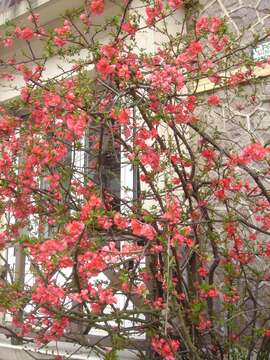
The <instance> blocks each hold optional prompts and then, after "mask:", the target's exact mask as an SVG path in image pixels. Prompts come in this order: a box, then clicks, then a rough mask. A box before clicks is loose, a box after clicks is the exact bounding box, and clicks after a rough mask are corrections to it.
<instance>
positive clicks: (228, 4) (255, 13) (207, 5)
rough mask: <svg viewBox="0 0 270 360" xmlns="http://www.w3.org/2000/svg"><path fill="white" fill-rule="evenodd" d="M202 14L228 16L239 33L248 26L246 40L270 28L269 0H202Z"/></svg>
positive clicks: (234, 29)
mask: <svg viewBox="0 0 270 360" xmlns="http://www.w3.org/2000/svg"><path fill="white" fill-rule="evenodd" d="M200 15H209V16H221V17H223V16H224V17H226V18H227V19H229V21H230V24H231V29H232V30H233V31H235V32H236V33H237V34H238V35H240V34H241V32H242V30H243V29H247V28H248V29H249V30H248V31H246V34H245V36H244V38H243V41H244V42H246V41H249V40H251V39H252V37H253V34H260V35H262V34H263V33H265V32H266V31H267V30H270V1H269V0H200Z"/></svg>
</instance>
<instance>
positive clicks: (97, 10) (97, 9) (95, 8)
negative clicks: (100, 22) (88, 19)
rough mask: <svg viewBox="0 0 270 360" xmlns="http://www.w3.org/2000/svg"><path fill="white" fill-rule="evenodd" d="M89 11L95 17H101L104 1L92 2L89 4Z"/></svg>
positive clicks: (95, 0)
mask: <svg viewBox="0 0 270 360" xmlns="http://www.w3.org/2000/svg"><path fill="white" fill-rule="evenodd" d="M90 10H91V11H92V13H93V14H95V15H101V14H102V13H103V11H104V1H103V0H92V1H91V4H90Z"/></svg>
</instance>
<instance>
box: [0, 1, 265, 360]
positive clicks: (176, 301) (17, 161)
mask: <svg viewBox="0 0 270 360" xmlns="http://www.w3.org/2000/svg"><path fill="white" fill-rule="evenodd" d="M186 5H187V1H184V0H183V1H182V0H169V1H166V0H155V1H152V0H151V1H148V0H147V1H144V0H142V1H140V2H136V3H135V2H133V1H132V0H129V1H128V2H126V1H123V2H121V1H119V3H117V6H116V5H115V4H114V5H113V4H112V3H109V2H108V3H107V2H106V3H105V2H104V1H103V0H91V1H85V6H84V8H81V9H78V10H73V11H68V12H67V13H66V14H65V15H64V17H63V20H62V22H61V23H60V24H59V25H58V26H57V27H55V28H52V29H49V28H47V27H46V28H45V27H42V26H41V25H40V24H41V19H40V16H39V14H36V13H35V12H33V10H32V9H31V7H30V9H29V18H28V22H27V23H25V24H24V25H20V26H19V25H16V24H12V23H9V24H8V25H7V27H6V29H5V30H4V31H2V34H1V47H2V51H1V54H6V52H5V48H8V54H9V56H8V57H6V56H4V55H3V56H2V55H1V56H2V58H1V64H3V69H4V70H1V78H2V80H3V81H5V82H6V83H7V84H8V85H9V86H10V87H13V86H14V83H16V81H14V79H15V77H16V79H18V78H21V79H22V81H23V82H24V85H23V87H22V88H21V89H20V92H19V94H18V97H17V98H16V99H15V100H13V101H11V102H9V103H8V104H4V105H2V106H1V107H0V134H1V136H0V204H1V206H0V210H1V217H2V221H1V233H0V244H1V251H2V254H4V253H5V250H6V249H8V248H10V247H15V248H16V253H17V256H19V255H20V256H21V257H24V258H25V259H26V261H27V264H29V272H30V273H31V276H32V278H33V280H32V281H31V282H28V281H26V279H27V277H26V276H25V274H24V271H23V270H22V269H21V270H20V273H18V271H17V270H16V271H15V272H14V271H13V269H12V267H11V266H10V265H9V264H8V262H7V261H5V257H4V255H3V256H2V255H1V259H2V260H3V261H5V268H6V276H3V278H2V280H1V283H0V305H1V312H3V313H5V314H8V315H9V319H11V321H10V322H7V323H6V324H5V331H6V332H7V334H8V335H9V336H12V337H15V338H16V340H17V341H19V342H21V343H27V342H28V341H33V340H34V343H35V345H36V346H37V347H39V346H44V345H46V344H48V343H49V342H51V341H60V340H61V341H71V342H74V343H77V344H79V345H81V346H83V347H85V348H89V349H90V348H93V349H94V351H96V352H97V353H98V354H99V356H100V357H101V358H102V357H103V358H106V359H115V358H116V357H117V352H118V350H122V349H127V348H129V349H130V348H132V349H133V350H135V351H136V353H137V355H138V358H140V359H150V358H161V359H166V360H174V359H196V360H199V359H227V358H228V359H229V358H232V356H234V357H233V358H237V359H238V358H240V356H242V355H243V354H244V355H243V356H244V358H245V359H250V358H251V356H257V357H256V358H257V359H262V358H263V356H264V355H265V352H266V351H267V344H268V339H269V337H270V330H269V328H270V321H269V311H268V310H269V289H268V287H267V284H268V282H269V279H270V272H269V256H270V242H269V235H270V192H269V190H270V189H269V175H270V169H269V162H270V147H269V146H268V144H267V143H264V142H263V141H262V140H259V139H260V138H259V137H257V136H256V134H254V133H253V132H250V131H249V129H248V127H247V126H246V125H245V124H243V123H239V122H237V121H235V123H234V127H236V128H237V129H238V133H239V134H240V135H239V138H236V139H234V138H233V136H232V134H231V133H229V132H228V131H227V130H226V129H225V130H222V128H221V127H220V124H219V123H218V118H219V116H220V114H221V113H222V106H223V104H225V103H226V106H227V108H228V109H229V110H230V108H231V107H235V106H236V105H235V104H238V105H237V111H238V112H240V113H241V111H243V110H244V109H245V105H243V104H248V105H246V106H253V105H254V104H255V103H256V101H257V100H256V93H255V90H254V93H252V96H250V95H249V96H246V93H245V91H242V92H241V91H240V89H242V90H243V88H244V89H245V88H248V89H253V84H255V80H256V79H255V75H254V68H255V67H256V66H258V65H259V66H264V64H263V63H262V62H261V63H260V64H258V63H254V62H253V61H252V60H251V59H250V58H249V57H248V52H247V51H246V49H247V48H244V49H242V48H241V47H239V45H238V40H237V39H236V38H235V37H234V35H233V34H232V33H230V31H229V30H228V26H227V24H226V22H225V20H224V19H220V18H218V17H202V18H198V19H195V20H194V18H193V20H194V21H191V22H189V21H188V18H187V19H184V18H182V17H181V12H183V11H185V9H186ZM110 7H111V8H110ZM185 20H187V21H188V23H189V31H188V32H186V31H185V28H186V23H185ZM172 24H173V26H171V25H172ZM190 24H191V25H190ZM169 25H170V26H169ZM169 28H170V29H171V28H173V29H174V30H173V33H170V32H169V30H168V29H169ZM100 33H102V35H103V36H102V39H103V40H102V41H101V40H100V39H99V35H100ZM148 33H150V34H152V33H154V34H155V35H157V36H156V38H157V39H159V38H158V36H160V39H161V40H160V44H156V45H155V46H154V44H153V49H147V48H144V47H143V46H144V44H143V43H140V36H141V34H145V36H146V37H147V36H148ZM104 39H105V40H104ZM157 41H158V40H157ZM36 42H38V43H39V44H40V46H41V47H42V49H41V50H39V52H38V53H36V50H35V46H34V44H36ZM17 44H18V45H19V48H22V49H23V51H22V54H19V53H18V51H17V50H15V49H16V46H17ZM52 58H54V61H56V62H57V61H58V60H57V59H61V64H62V60H64V61H65V62H66V65H67V69H66V68H65V69H63V67H61V66H59V73H58V74H57V75H55V76H54V77H53V78H51V79H48V78H47V77H46V68H47V66H49V63H50V61H52ZM206 79H207V80H208V81H209V82H210V83H211V84H212V86H213V89H212V90H211V92H210V93H208V94H207V93H200V92H199V91H198V89H199V85H200V81H202V80H204V81H205V80H206ZM15 85H16V84H15ZM254 89H256V87H255V86H254ZM225 93H226V94H227V95H226V96H227V97H228V98H229V97H230V98H231V99H233V102H232V101H229V100H228V99H227V100H226V98H225V97H224V94H225ZM22 113H24V114H26V115H24V116H22V115H21V114H22ZM227 113H228V114H230V111H227ZM208 115H209V116H208ZM224 116H225V122H227V123H229V122H233V121H234V120H233V119H232V118H231V117H230V115H228V116H227V117H226V115H224ZM241 134H243V136H245V139H246V142H245V143H242V142H241V136H242V135H241ZM120 151H121V156H120ZM108 154H109V155H108ZM108 156H109V157H108ZM78 157H79V158H80V159H82V161H78ZM120 158H121V161H120ZM108 163H109V165H108ZM113 164H116V165H113ZM127 166H129V167H132V168H133V171H134V173H135V174H137V175H138V183H139V186H138V189H136V194H137V195H136V196H133V197H132V196H131V197H130V196H122V197H120V188H119V186H118V185H119V177H120V167H122V168H124V167H127ZM116 169H117V170H116ZM117 177H118V182H117V181H116V179H117ZM108 179H110V180H112V179H113V180H114V186H112V185H110V184H111V182H110V181H108ZM116 184H118V185H116ZM131 191H132V189H126V188H123V189H122V191H121V193H123V192H124V193H125V194H126V193H128V192H131ZM97 330H98V332H99V334H103V335H100V336H101V339H100V340H99V341H97V342H91V335H90V332H91V334H92V333H93V331H97ZM102 337H103V338H104V339H102ZM103 340H106V341H108V340H109V342H107V343H106V344H107V345H106V346H105V343H103V342H102V341H103ZM235 354H236V355H235ZM237 354H238V355H237ZM241 354H242V355H241ZM235 356H236V357H235ZM56 358H57V359H62V355H60V354H59V355H57V357H56Z"/></svg>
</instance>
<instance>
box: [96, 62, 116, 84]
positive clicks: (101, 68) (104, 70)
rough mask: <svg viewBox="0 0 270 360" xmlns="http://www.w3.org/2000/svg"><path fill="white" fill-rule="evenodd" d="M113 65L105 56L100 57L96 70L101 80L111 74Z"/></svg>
mask: <svg viewBox="0 0 270 360" xmlns="http://www.w3.org/2000/svg"><path fill="white" fill-rule="evenodd" d="M114 68H115V66H114V65H111V64H110V63H109V62H108V60H107V59H106V58H101V59H100V60H99V62H98V63H97V71H98V72H99V73H100V74H101V77H102V79H103V80H106V78H107V77H108V76H109V75H111V74H113V72H114Z"/></svg>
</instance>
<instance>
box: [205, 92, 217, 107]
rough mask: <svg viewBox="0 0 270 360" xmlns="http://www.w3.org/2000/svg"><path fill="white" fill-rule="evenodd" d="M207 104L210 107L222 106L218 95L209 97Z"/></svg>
mask: <svg viewBox="0 0 270 360" xmlns="http://www.w3.org/2000/svg"><path fill="white" fill-rule="evenodd" d="M207 103H208V105H210V106H217V105H219V104H220V97H219V96H217V95H210V96H208V99H207Z"/></svg>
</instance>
